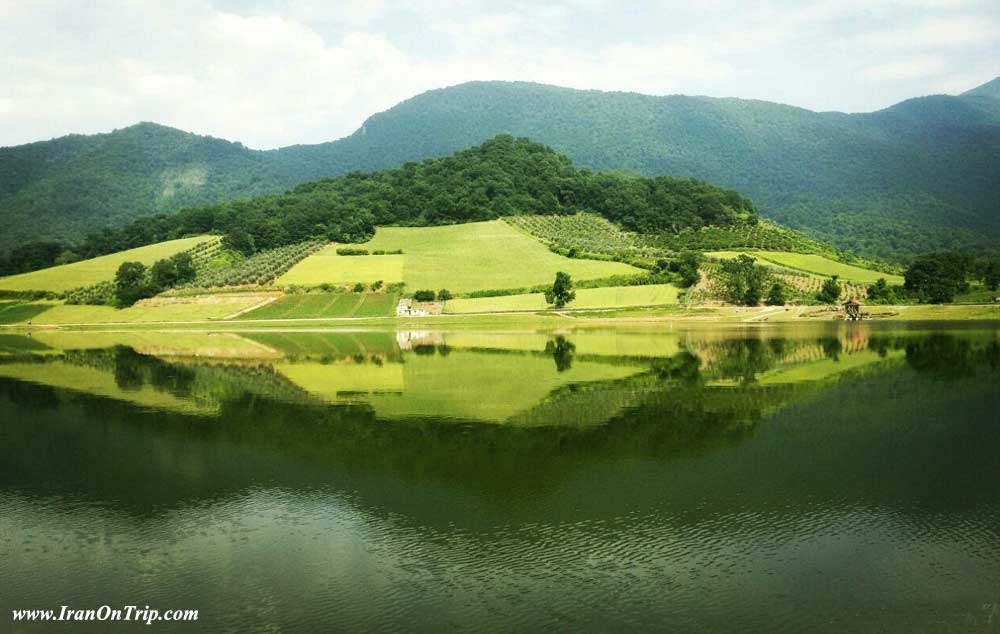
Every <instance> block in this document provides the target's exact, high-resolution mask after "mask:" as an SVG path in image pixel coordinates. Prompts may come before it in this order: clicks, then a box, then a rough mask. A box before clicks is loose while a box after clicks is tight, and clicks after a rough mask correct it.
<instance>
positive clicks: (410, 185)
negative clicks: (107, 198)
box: [80, 135, 757, 256]
mask: <svg viewBox="0 0 1000 634" xmlns="http://www.w3.org/2000/svg"><path fill="white" fill-rule="evenodd" d="M580 211H587V212H593V213H597V214H600V215H601V216H603V217H605V218H607V219H608V220H611V221H614V222H616V223H618V224H620V225H621V226H622V227H624V228H626V229H629V230H632V231H642V232H659V231H682V230H685V229H695V228H700V227H706V226H729V225H736V224H746V223H751V224H752V223H754V222H756V220H757V213H756V211H755V209H754V207H753V203H752V202H750V201H749V200H748V199H746V198H744V197H742V196H741V195H740V194H739V193H737V192H735V191H731V190H724V189H720V188H718V187H715V186H713V185H709V184H707V183H704V182H700V181H695V180H691V179H676V178H672V177H669V176H658V177H655V178H646V177H640V176H623V175H618V174H612V173H594V172H591V171H589V170H582V169H578V168H576V167H575V166H574V165H573V163H572V162H571V161H570V160H569V159H568V158H566V157H565V156H562V155H560V154H558V153H556V152H554V151H553V150H552V149H550V148H548V147H546V146H544V145H541V144H539V143H534V142H532V141H530V140H528V139H515V138H513V137H511V136H507V135H500V136H497V137H496V138H494V139H490V140H488V141H486V142H485V143H483V144H481V145H479V146H476V147H473V148H470V149H467V150H463V151H461V152H458V153H456V154H454V155H452V156H448V157H445V158H438V159H425V160H424V161H421V162H419V163H415V162H408V163H406V164H404V165H403V166H402V167H400V168H395V169H388V170H383V171H380V172H371V173H360V172H352V173H351V174H348V175H346V176H342V177H337V178H328V179H324V180H320V181H315V182H311V183H305V184H303V185H299V186H298V187H296V188H294V189H293V190H291V191H289V192H286V193H284V194H281V195H275V196H262V197H257V198H252V199H247V200H237V201H232V202H228V203H222V204H219V205H214V206H207V207H194V208H189V209H184V210H181V211H180V212H177V213H175V214H172V215H160V216H154V217H150V218H142V219H139V220H135V221H133V222H132V223H130V224H128V225H126V226H125V227H123V228H122V229H119V230H116V231H106V232H104V233H102V234H100V235H96V236H91V237H90V238H89V239H88V240H87V241H86V242H85V243H84V244H83V245H81V248H80V251H81V252H83V253H84V254H86V255H88V256H89V255H96V254H100V253H111V252H115V251H120V250H122V249H128V248H133V247H136V246H141V245H144V244H149V243H153V242H161V241H164V240H169V239H172V238H176V237H181V236H187V235H197V234H204V233H210V232H217V233H228V234H239V235H240V236H242V237H241V238H240V240H239V241H240V242H241V244H242V246H241V250H243V251H245V252H248V254H249V252H252V251H254V250H261V249H272V248H275V247H280V246H283V245H290V244H295V243H300V242H304V241H307V240H313V239H326V240H329V241H336V242H363V241H365V240H367V239H369V238H370V237H371V236H372V234H373V233H374V230H375V226H388V225H410V226H427V225H445V224H458V223H466V222H474V221H480V220H491V219H496V218H500V217H503V216H509V215H517V214H574V213H577V212H580Z"/></svg>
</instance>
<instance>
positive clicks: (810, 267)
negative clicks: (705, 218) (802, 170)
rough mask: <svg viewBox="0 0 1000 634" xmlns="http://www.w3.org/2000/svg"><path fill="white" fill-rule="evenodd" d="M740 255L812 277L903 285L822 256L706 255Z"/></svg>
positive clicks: (729, 254)
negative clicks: (879, 281)
mask: <svg viewBox="0 0 1000 634" xmlns="http://www.w3.org/2000/svg"><path fill="white" fill-rule="evenodd" d="M741 253H746V254H747V255H749V256H751V257H754V258H758V259H760V260H764V261H766V262H771V263H773V264H777V265H779V266H784V267H787V268H790V269H795V270H798V271H805V272H806V273H813V274H814V275H823V276H826V277H829V276H831V275H839V276H840V279H842V280H845V281H849V282H857V283H860V284H871V283H873V282H875V281H877V280H878V279H879V278H881V277H884V278H885V281H886V282H889V283H890V284H902V283H903V278H902V277H900V276H899V275H891V274H889V273H882V272H880V271H872V270H870V269H863V268H861V267H858V266H852V265H850V264H844V263H843V262H836V261H834V260H831V259H829V258H825V257H823V256H822V255H812V254H806V253H792V252H790V251H750V252H744V251H710V252H709V253H706V255H708V256H709V257H714V258H719V259H722V260H726V259H731V258H735V257H736V256H738V255H740V254H741Z"/></svg>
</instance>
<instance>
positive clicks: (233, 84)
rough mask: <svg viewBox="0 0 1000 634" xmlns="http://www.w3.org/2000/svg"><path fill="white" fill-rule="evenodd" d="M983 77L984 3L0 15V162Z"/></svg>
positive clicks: (839, 95)
mask: <svg viewBox="0 0 1000 634" xmlns="http://www.w3.org/2000/svg"><path fill="white" fill-rule="evenodd" d="M695 5H697V7H696V8H695ZM747 6H752V8H746V7H747ZM998 74H1000V2H998V1H997V0H895V1H884V0H805V1H801V2H766V1H765V2H754V3H747V2H743V1H741V0H703V1H700V2H688V1H686V0H682V1H676V2H675V1H670V2H628V1H626V0H616V1H612V0H561V1H558V2H551V3H542V2H524V3H502V2H456V1H453V0H355V1H351V2H336V1H327V0H259V1H254V0H249V1H241V0H151V1H143V0H121V1H117V2H114V1H107V2H105V1H103V0H80V1H76V2H74V1H69V0H66V1H62V2H59V1H55V2H49V1H45V0H0V145H13V144H19V143H25V142H29V141H34V140H40V139H48V138H51V137H54V136H59V135H63V134H68V133H70V132H84V133H93V132H104V131H109V130H112V129H114V128H117V127H124V126H127V125H130V124H132V123H135V122H137V121H156V122H159V123H163V124H166V125H171V126H175V127H178V128H182V129H185V130H190V131H193V132H198V133H202V134H211V135H214V136H219V137H224V138H227V139H232V140H239V141H242V142H244V143H245V144H246V145H248V146H250V147H255V148H272V147H279V146H282V145H289V144H293V143H315V142H320V141H326V140H331V139H335V138H338V137H341V136H344V135H345V134H349V133H351V132H352V131H353V130H355V129H356V128H357V127H358V126H359V125H360V124H361V123H362V121H364V119H365V118H366V117H367V116H368V115H370V114H372V113H374V112H377V111H380V110H385V109H387V108H389V107H391V106H392V105H393V104H395V103H397V102H399V101H401V100H403V99H406V98H408V97H411V96H413V95H415V94H418V93H420V92H422V91H425V90H428V89H431V88H439V87H443V86H449V85H453V84H457V83H461V82H465V81H469V80H475V79H502V80H525V81H536V82H544V83H550V84H558V85H562V86H570V87H574V88H596V89H600V90H626V91H635V92H641V93H646V94H654V95H664V94H674V93H682V94H701V95H711V96H718V97H744V98H755V99H766V100H770V101H779V102H784V103H790V104H794V105H798V106H803V107H806V108H810V109H813V110H842V111H848V112H858V111H870V110H875V109H878V108H882V107H885V106H888V105H891V104H892V103H895V102H898V101H900V100H902V99H906V98H908V97H911V96H917V95H925V94H933V93H957V92H961V91H963V90H966V89H969V88H972V87H973V86H976V85H978V84H980V83H983V82H985V81H987V80H989V79H992V78H993V77H994V76H996V75H998Z"/></svg>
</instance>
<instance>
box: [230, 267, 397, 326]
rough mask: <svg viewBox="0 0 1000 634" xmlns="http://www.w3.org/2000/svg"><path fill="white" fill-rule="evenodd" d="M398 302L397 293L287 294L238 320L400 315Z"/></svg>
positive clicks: (241, 316) (243, 315)
mask: <svg viewBox="0 0 1000 634" xmlns="http://www.w3.org/2000/svg"><path fill="white" fill-rule="evenodd" d="M352 257H353V256H352ZM398 302H399V295H398V294H397V293H300V294H296V295H285V296H283V297H281V298H280V299H278V300H277V301H274V302H271V303H270V304H267V305H265V306H261V307H260V308H258V309H256V310H251V311H250V312H247V313H244V314H242V315H240V316H239V317H238V319H304V318H305V319H307V318H310V317H389V316H392V315H395V314H396V304H397V303H398Z"/></svg>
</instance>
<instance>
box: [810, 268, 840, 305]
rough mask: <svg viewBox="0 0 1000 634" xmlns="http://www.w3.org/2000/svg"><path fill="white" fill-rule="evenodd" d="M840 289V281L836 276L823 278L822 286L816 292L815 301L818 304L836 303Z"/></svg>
mask: <svg viewBox="0 0 1000 634" xmlns="http://www.w3.org/2000/svg"><path fill="white" fill-rule="evenodd" d="M840 291H841V288H840V282H838V281H837V276H836V275H834V276H833V277H828V278H826V279H825V280H823V286H821V287H820V289H819V292H818V293H816V301H818V302H819V303H820V304H836V303H837V300H839V299H840Z"/></svg>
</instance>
